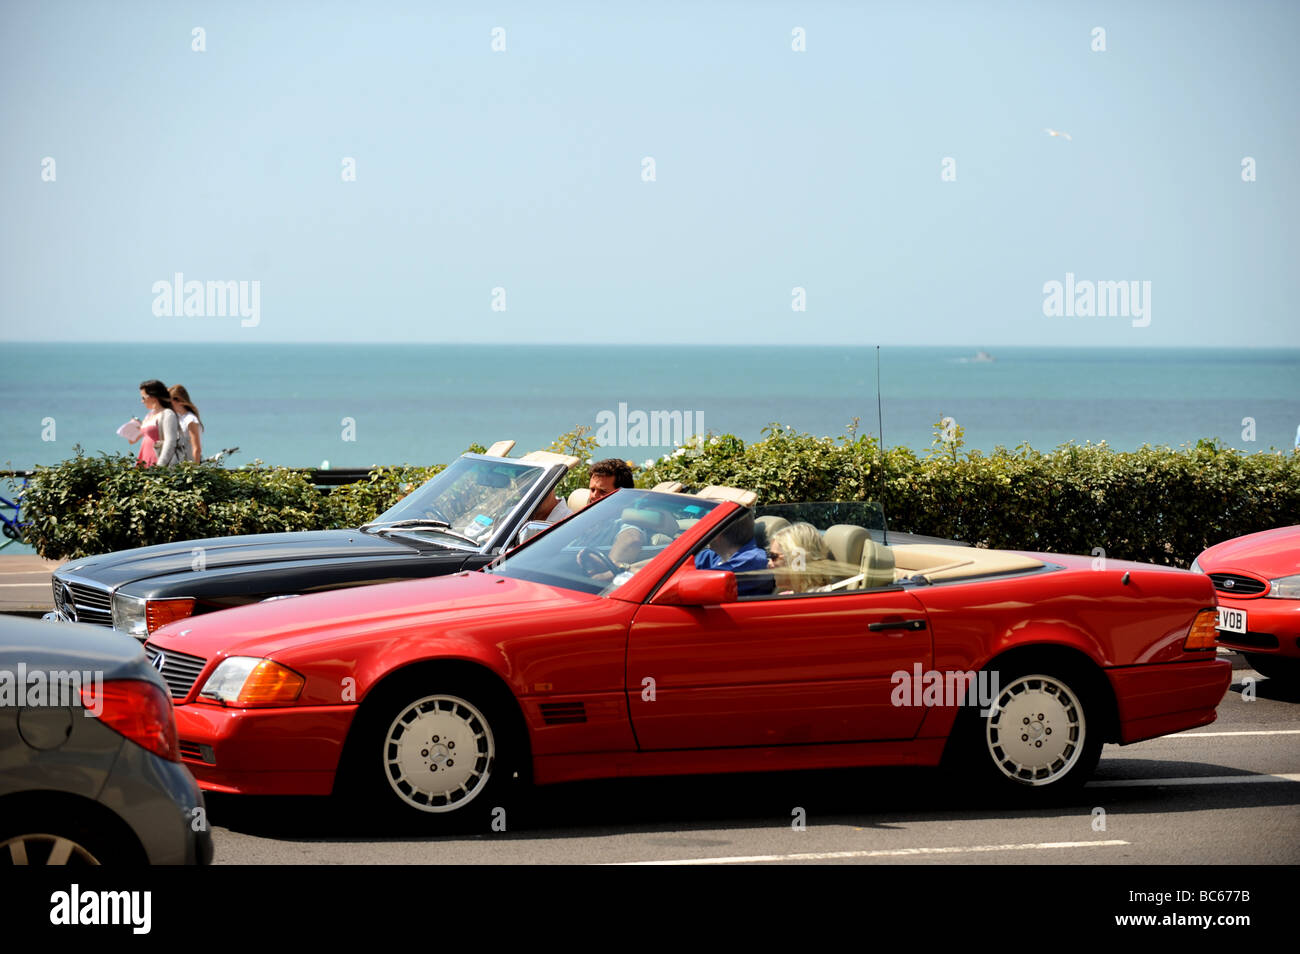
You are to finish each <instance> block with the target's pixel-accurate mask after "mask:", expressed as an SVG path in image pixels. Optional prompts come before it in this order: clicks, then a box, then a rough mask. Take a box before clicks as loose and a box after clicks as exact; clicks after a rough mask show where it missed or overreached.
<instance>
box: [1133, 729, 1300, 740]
mask: <svg viewBox="0 0 1300 954" xmlns="http://www.w3.org/2000/svg"><path fill="white" fill-rule="evenodd" d="M1224 735H1300V729H1253V730H1250V731H1245V730H1243V731H1241V732H1176V733H1174V734H1173V735H1166V736H1164V738H1166V739H1212V738H1215V737H1217V736H1224ZM1157 738H1159V736H1157ZM1148 741H1150V742H1154V741H1155V739H1148Z"/></svg>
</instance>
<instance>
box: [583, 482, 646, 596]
mask: <svg viewBox="0 0 1300 954" xmlns="http://www.w3.org/2000/svg"><path fill="white" fill-rule="evenodd" d="M635 486H636V481H635V480H634V479H633V477H632V468H631V467H629V466H628V463H627V461H625V460H619V458H617V457H607V458H605V459H604V460H598V461H596V463H594V464H592V465H591V480H590V481H589V482H588V483H587V489H588V491H589V492H590V493H589V496H588V497H587V503H586V504H585V506H586V507H590V506H591V505H592V504H594V503H595V502H596V501H598V500H603V499H605V498H606V497H608V496H609V495H610V494H612V493H613V492H614V491H616V490H620V489H623V488H625V487H635ZM648 539H649V538H648V537H647V536H646V533H645V531H644V530H642V529H641V528H640V527H637V526H635V525H633V524H631V523H624V524H623V525H622V526H621V527H620V528H619V531H618V535H617V536H616V537H615V538H614V542H613V544H612V545H611V546H610V548H609V558H610V559H611V560H612V561H613V562H614V564H615V565H616V566H627V565H628V564H629V563H635V562H636V561H637V560H638V559H640V557H641V548H642V547H644V546H645V545H646V542H647V541H648ZM579 562H581V560H580V561H579ZM585 569H587V570H588V572H591V573H593V578H596V579H601V578H604V577H611V578H612V576H613V574H612V573H607V572H606V573H601V572H600V571H599V568H591V567H585Z"/></svg>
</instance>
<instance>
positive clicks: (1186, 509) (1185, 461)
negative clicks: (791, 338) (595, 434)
mask: <svg viewBox="0 0 1300 954" xmlns="http://www.w3.org/2000/svg"><path fill="white" fill-rule="evenodd" d="M764 435H765V436H764V439H763V440H761V441H756V442H754V443H751V444H748V445H746V444H745V443H744V442H743V441H741V440H739V439H738V438H736V437H732V436H730V435H722V436H718V437H710V438H707V439H704V440H696V441H695V442H693V443H692V444H691V445H690V446H688V447H686V448H683V449H681V450H679V451H677V452H676V453H675V454H674V455H670V456H669V457H667V458H664V459H661V460H659V461H658V462H656V463H655V465H654V466H653V467H652V468H650V469H649V470H647V471H646V472H644V473H643V474H642V475H640V478H639V480H638V483H640V484H643V485H645V486H653V485H654V483H656V482H657V481H660V480H680V481H681V482H682V483H683V484H686V485H687V486H694V487H699V486H704V485H706V484H710V483H716V484H729V485H733V486H740V487H749V488H751V489H753V490H755V491H757V492H758V495H759V500H760V502H763V503H787V502H795V501H800V500H880V501H881V502H882V503H883V505H884V508H885V514H886V517H887V518H888V519H889V525H890V527H891V528H893V529H895V530H904V531H908V532H911V533H921V534H929V535H932V536H937V537H947V538H951V539H955V540H965V541H968V542H970V543H973V544H975V545H977V546H984V547H993V548H995V549H1015V550H1043V551H1049V552H1057V553H1085V554H1094V553H1096V551H1097V550H1098V549H1100V550H1102V551H1104V552H1105V555H1106V556H1108V557H1111V558H1114V559H1125V560H1138V561H1142V562H1146V563H1162V564H1167V565H1172V566H1183V567H1185V566H1187V565H1188V564H1189V563H1191V561H1192V560H1193V559H1194V558H1195V557H1196V555H1197V554H1198V553H1200V552H1201V551H1202V550H1203V549H1205V548H1206V547H1207V546H1210V545H1211V544H1214V543H1218V542H1219V541H1221V540H1227V539H1229V538H1231V537H1236V536H1240V535H1241V534H1245V533H1253V532H1255V531H1257V530H1268V529H1272V528H1273V527H1280V526H1288V525H1291V524H1297V523H1300V454H1297V453H1292V452H1289V451H1288V452H1285V453H1279V452H1264V453H1255V454H1244V453H1241V452H1239V451H1236V450H1233V449H1230V448H1225V447H1223V446H1222V445H1220V444H1218V443H1216V442H1214V441H1208V440H1203V441H1200V442H1198V443H1197V444H1196V445H1195V446H1194V447H1183V448H1180V449H1177V450H1173V449H1170V448H1168V447H1150V446H1145V447H1142V448H1140V449H1139V450H1136V451H1131V452H1116V451H1113V450H1111V449H1110V448H1108V447H1107V446H1106V445H1104V444H1101V445H1095V444H1088V445H1084V446H1077V445H1073V444H1065V445H1062V446H1061V447H1058V448H1057V449H1056V450H1053V451H1049V452H1047V453H1042V452H1039V451H1036V450H1033V449H1032V448H1030V447H1029V446H1028V445H1022V446H1020V447H1018V448H1016V449H1014V450H1007V449H1005V448H1001V447H1000V448H998V449H997V450H996V451H994V452H993V453H991V454H988V455H985V454H982V453H981V452H979V451H970V452H969V453H964V452H962V451H961V440H960V438H961V431H960V428H958V429H957V431H956V434H955V438H956V439H955V440H953V441H950V442H945V441H943V440H942V439H939V438H936V440H935V445H934V447H933V448H932V449H931V450H930V451H929V452H928V453H927V454H926V455H925V456H924V457H918V456H917V455H916V454H915V453H914V452H912V451H911V450H909V449H908V448H906V447H895V448H890V449H888V450H887V451H886V452H885V454H884V457H883V460H882V457H881V454H880V452H879V449H878V447H877V444H876V442H875V440H874V439H872V438H868V437H858V438H853V437H849V438H843V437H842V438H839V439H832V438H829V437H814V436H812V435H810V434H798V433H794V432H792V431H790V430H789V429H786V428H782V427H780V426H779V425H775V424H774V425H772V426H770V427H769V428H767V429H766V430H765V431H764ZM882 470H883V474H882Z"/></svg>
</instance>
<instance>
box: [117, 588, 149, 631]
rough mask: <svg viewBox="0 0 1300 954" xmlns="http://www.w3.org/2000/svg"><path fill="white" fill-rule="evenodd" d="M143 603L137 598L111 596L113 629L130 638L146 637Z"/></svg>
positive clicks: (146, 628) (146, 629)
mask: <svg viewBox="0 0 1300 954" xmlns="http://www.w3.org/2000/svg"><path fill="white" fill-rule="evenodd" d="M144 610H145V601H144V600H143V599H141V598H140V597H138V596H122V595H119V594H117V593H114V594H113V628H114V629H115V630H117V631H118V632H122V633H126V634H128V635H130V636H140V637H143V636H148V635H149V629H148V626H147V624H146V623H145V618H144Z"/></svg>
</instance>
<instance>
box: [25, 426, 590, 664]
mask: <svg viewBox="0 0 1300 954" xmlns="http://www.w3.org/2000/svg"><path fill="white" fill-rule="evenodd" d="M576 463H577V458H576V457H567V456H563V455H560V454H551V453H548V452H545V451H535V452H533V453H531V454H527V455H525V456H524V457H520V458H517V459H510V458H507V457H504V456H494V455H491V454H465V455H463V456H462V457H460V458H459V459H458V460H456V461H455V462H454V463H452V464H451V465H450V466H448V467H447V468H446V469H445V470H443V471H442V472H441V473H440V474H438V475H437V476H436V477H434V478H433V479H432V480H430V481H429V482H428V483H426V484H424V485H423V486H421V487H420V488H419V489H417V490H415V491H413V492H412V493H410V494H408V495H407V496H406V497H404V498H403V499H402V500H400V501H398V503H397V504H396V505H395V506H394V507H392V508H391V509H389V510H388V511H386V512H384V513H383V514H381V515H380V516H379V517H377V518H376V519H375V520H373V521H371V522H370V523H368V524H366V525H365V526H362V527H358V528H356V529H355V530H319V531H302V532H298V533H267V534H254V535H250V536H242V537H214V538H211V539H206V540H187V541H185V542H183V543H168V544H162V545H160V546H153V547H142V548H140V549H136V550H122V551H119V552H117V553H110V554H106V555H104V556H94V557H88V558H86V559H84V560H73V561H71V562H69V563H67V564H65V565H64V566H61V567H59V569H58V570H56V571H55V573H54V576H53V579H52V584H53V587H54V612H53V613H48V614H46V617H45V618H46V619H54V620H64V621H68V622H80V623H96V624H99V625H101V626H112V627H113V628H114V629H116V630H120V631H121V632H124V633H129V634H130V635H132V636H135V637H137V638H139V639H142V640H143V639H145V638H146V637H147V636H148V635H149V634H150V633H151V632H153V631H154V630H155V629H157V628H158V627H160V626H163V625H164V624H166V623H170V622H173V621H175V620H178V619H184V618H186V617H188V616H195V615H198V614H200V613H211V612H214V611H216V610H221V609H227V608H229V607H232V606H242V605H243V604H245V603H255V602H258V601H261V600H267V599H273V598H277V597H285V596H298V595H301V594H305V593H319V592H321V591H322V590H333V589H340V588H342V587H347V586H367V585H369V584H372V583H387V582H392V581H396V580H410V579H417V578H420V577H428V576H440V575H442V574H445V573H455V572H458V571H460V570H474V569H477V568H479V567H481V566H483V565H484V564H486V563H489V562H490V561H491V560H493V559H494V558H495V557H496V556H497V555H498V554H500V553H501V552H502V551H503V550H505V549H509V548H510V547H511V546H513V545H514V544H515V543H516V542H518V541H519V539H520V535H521V532H523V531H525V529H526V526H525V525H526V524H527V523H528V518H529V517H530V516H531V515H532V513H533V511H534V510H536V509H537V505H538V504H539V503H540V502H541V501H542V499H543V497H544V496H545V495H547V494H553V493H554V491H555V487H556V485H557V484H558V483H559V482H560V481H561V480H562V479H563V478H564V476H565V474H566V473H567V472H568V470H569V468H570V467H572V466H573V465H574V464H576Z"/></svg>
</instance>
